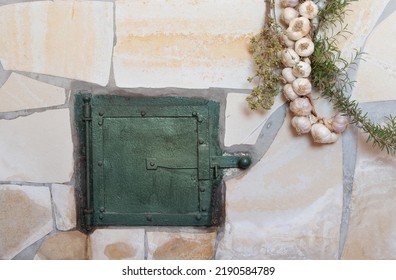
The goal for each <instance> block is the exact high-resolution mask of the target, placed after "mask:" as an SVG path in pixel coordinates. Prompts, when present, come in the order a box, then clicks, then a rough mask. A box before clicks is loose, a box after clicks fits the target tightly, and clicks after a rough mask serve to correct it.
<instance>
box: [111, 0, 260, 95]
mask: <svg viewBox="0 0 396 280" xmlns="http://www.w3.org/2000/svg"><path fill="white" fill-rule="evenodd" d="M264 7H265V5H264V3H263V2H262V1H260V0H236V1H233V3H232V5H230V4H229V1H227V0H214V1H175V0H171V1H165V0H162V1H161V0H149V1H146V0H138V1H128V0H117V1H116V36H117V45H116V46H115V48H114V58H113V62H114V73H115V80H116V84H117V86H119V87H168V86H172V87H187V88H207V87H213V86H215V87H233V88H246V87H249V86H250V85H249V83H248V82H247V80H246V79H247V77H248V76H250V75H251V73H252V67H253V63H252V59H251V56H250V54H249V52H248V43H249V40H250V37H251V36H252V35H253V34H255V33H257V32H258V31H259V30H260V28H261V26H262V20H263V15H264Z"/></svg>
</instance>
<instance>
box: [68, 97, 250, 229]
mask: <svg viewBox="0 0 396 280" xmlns="http://www.w3.org/2000/svg"><path fill="white" fill-rule="evenodd" d="M75 104H76V114H75V115H76V122H77V127H78V132H79V135H80V139H81V138H84V139H85V141H80V143H81V144H82V149H81V151H82V152H83V153H84V155H85V158H86V165H85V171H83V173H84V174H85V180H84V181H85V182H84V185H85V190H84V192H83V195H84V196H85V197H86V201H85V203H84V211H83V212H82V213H84V215H85V219H82V221H83V227H85V228H86V229H88V230H89V229H90V227H91V226H96V225H183V226H185V225H191V226H210V225H213V224H215V223H216V221H217V220H218V219H217V218H216V217H215V215H214V213H217V212H218V211H216V209H214V205H217V204H216V203H214V201H213V200H216V197H215V194H216V188H217V187H218V185H219V183H220V182H221V179H222V172H221V170H219V169H221V168H229V167H244V168H246V167H247V166H242V165H241V157H239V156H230V157H222V156H221V155H222V151H221V149H220V147H219V141H218V122H219V104H218V103H217V102H214V101H209V100H204V99H192V98H180V97H162V98H127V97H121V96H86V95H81V94H78V95H76V101H75ZM78 106H80V107H78ZM80 111H81V112H80ZM249 164H250V161H249ZM245 165H246V164H245ZM216 207H217V206H216Z"/></svg>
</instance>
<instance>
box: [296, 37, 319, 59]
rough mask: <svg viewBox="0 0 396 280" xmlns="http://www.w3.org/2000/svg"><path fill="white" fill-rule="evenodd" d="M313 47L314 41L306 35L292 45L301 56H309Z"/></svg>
mask: <svg viewBox="0 0 396 280" xmlns="http://www.w3.org/2000/svg"><path fill="white" fill-rule="evenodd" d="M314 49H315V45H314V43H313V42H312V40H311V39H308V38H306V37H304V38H301V39H300V40H298V41H297V42H296V44H295V47H294V50H295V51H296V53H297V54H298V55H299V56H302V57H307V56H310V55H311V54H313V52H314Z"/></svg>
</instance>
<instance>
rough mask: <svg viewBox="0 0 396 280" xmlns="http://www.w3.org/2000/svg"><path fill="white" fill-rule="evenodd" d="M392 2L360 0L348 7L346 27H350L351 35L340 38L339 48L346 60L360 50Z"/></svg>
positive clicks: (387, 0) (385, 0)
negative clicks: (356, 50)
mask: <svg viewBox="0 0 396 280" xmlns="http://www.w3.org/2000/svg"><path fill="white" fill-rule="evenodd" d="M389 1H390V0H377V1H372V0H359V1H355V2H352V3H351V5H349V6H348V10H349V11H348V13H347V15H346V17H345V20H344V25H348V30H349V31H350V34H348V35H347V36H346V38H345V39H343V38H341V37H340V38H339V48H340V49H341V51H342V54H343V56H344V57H346V58H348V59H349V58H350V57H351V55H352V54H353V52H354V50H355V49H360V48H361V47H362V46H363V45H364V42H365V41H366V39H367V37H368V36H369V34H370V33H371V32H372V30H373V28H374V27H375V25H376V24H377V21H378V19H379V18H380V16H381V14H382V12H383V11H384V9H385V7H386V5H387V4H388V3H389Z"/></svg>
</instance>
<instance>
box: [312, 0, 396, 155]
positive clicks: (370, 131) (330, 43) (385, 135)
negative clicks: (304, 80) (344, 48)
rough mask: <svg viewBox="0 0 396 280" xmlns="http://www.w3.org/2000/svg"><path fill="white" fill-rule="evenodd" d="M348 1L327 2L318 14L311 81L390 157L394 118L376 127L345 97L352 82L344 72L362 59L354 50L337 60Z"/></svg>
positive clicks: (394, 146) (394, 148) (395, 145)
mask: <svg viewBox="0 0 396 280" xmlns="http://www.w3.org/2000/svg"><path fill="white" fill-rule="evenodd" d="M351 2H352V1H342V0H327V1H326V5H325V6H324V8H323V9H322V10H321V11H320V13H319V18H320V20H321V21H320V23H319V27H318V28H317V29H316V30H315V36H314V43H315V51H314V53H313V55H312V57H311V60H312V72H311V81H312V84H313V85H314V86H315V87H316V88H318V89H319V90H320V92H321V94H322V96H323V97H325V98H327V99H329V100H330V101H332V103H333V106H334V108H335V109H336V110H338V111H340V112H341V113H343V114H345V115H346V116H349V118H350V120H351V123H352V124H354V125H356V126H357V127H358V128H360V129H362V130H363V131H364V132H365V133H367V135H368V136H367V141H368V142H371V143H372V144H373V146H378V147H379V148H380V149H381V150H383V149H386V151H387V152H388V153H390V154H394V153H395V152H396V119H395V117H392V116H390V117H388V122H387V123H386V124H384V125H380V124H376V123H374V122H372V121H371V120H370V119H369V118H368V116H367V113H364V112H363V111H362V109H361V108H360V107H359V103H358V102H357V101H356V100H352V99H351V98H350V96H349V95H348V92H350V91H351V90H352V89H353V87H354V83H355V82H354V81H352V80H350V78H349V75H348V71H349V70H350V69H351V68H353V67H355V66H356V65H357V61H359V60H360V59H361V57H362V52H361V51H359V50H355V52H354V54H353V56H352V57H351V58H350V60H346V59H344V58H343V57H341V51H340V50H339V49H338V47H337V45H338V40H339V38H340V37H344V36H346V34H347V33H348V31H347V26H343V21H344V16H345V13H346V11H347V10H346V7H347V6H348V5H349V4H350V3H351ZM336 26H338V27H339V29H340V31H338V32H336V33H335V34H331V35H327V33H329V32H328V29H329V28H332V27H336ZM326 31H327V33H326ZM331 33H333V31H332V32H331Z"/></svg>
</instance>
